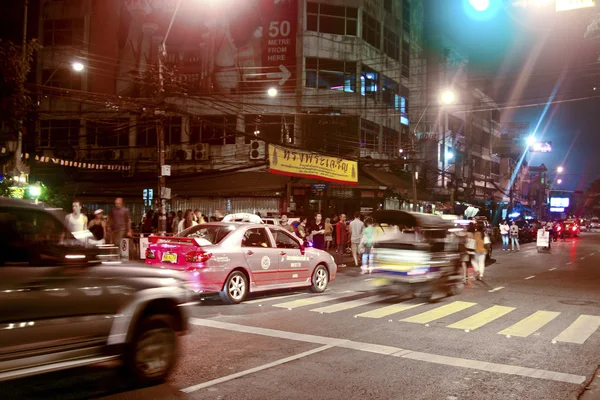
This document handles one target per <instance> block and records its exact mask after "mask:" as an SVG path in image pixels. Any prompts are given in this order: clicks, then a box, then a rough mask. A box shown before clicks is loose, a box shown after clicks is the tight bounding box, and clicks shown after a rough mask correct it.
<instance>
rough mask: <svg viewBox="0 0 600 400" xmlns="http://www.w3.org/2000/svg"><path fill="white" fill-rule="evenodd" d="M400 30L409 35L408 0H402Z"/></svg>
mask: <svg viewBox="0 0 600 400" xmlns="http://www.w3.org/2000/svg"><path fill="white" fill-rule="evenodd" d="M402 30H403V31H404V33H405V34H406V35H410V0H402Z"/></svg>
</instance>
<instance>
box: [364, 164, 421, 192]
mask: <svg viewBox="0 0 600 400" xmlns="http://www.w3.org/2000/svg"><path fill="white" fill-rule="evenodd" d="M363 171H364V172H365V173H366V174H367V175H369V176H370V177H371V178H373V179H375V180H376V181H377V182H379V183H380V184H381V185H382V186H387V188H388V189H390V190H392V191H394V192H396V193H404V191H405V190H407V191H411V190H412V186H411V183H410V182H406V181H405V180H403V179H402V178H400V177H399V176H398V175H396V174H394V173H392V172H386V171H379V170H377V169H373V168H365V169H364V170H363Z"/></svg>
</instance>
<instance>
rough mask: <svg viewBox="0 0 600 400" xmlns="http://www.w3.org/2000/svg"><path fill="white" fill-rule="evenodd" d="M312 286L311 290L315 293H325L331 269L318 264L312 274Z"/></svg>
mask: <svg viewBox="0 0 600 400" xmlns="http://www.w3.org/2000/svg"><path fill="white" fill-rule="evenodd" d="M311 281H312V286H311V287H310V291H311V292H313V293H323V292H324V291H325V289H327V284H328V283H329V271H328V270H327V268H326V267H325V266H324V265H317V268H315V271H314V272H313V276H312V280H311Z"/></svg>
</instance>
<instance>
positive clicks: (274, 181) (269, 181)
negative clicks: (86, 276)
mask: <svg viewBox="0 0 600 400" xmlns="http://www.w3.org/2000/svg"><path fill="white" fill-rule="evenodd" d="M288 181H289V177H287V176H281V175H275V174H270V173H268V172H235V173H226V174H219V175H213V176H203V175H188V176H181V177H177V176H175V177H170V178H167V187H168V188H171V197H175V196H179V197H219V196H277V194H276V193H278V192H284V191H285V186H286V183H287V182H288ZM157 186H158V180H157V179H152V180H139V179H130V178H126V179H123V180H118V181H112V182H98V181H96V182H90V181H85V182H71V183H68V184H65V185H63V187H62V188H61V192H62V193H64V194H67V195H70V196H76V197H86V198H107V199H111V198H114V197H125V198H137V197H139V198H140V199H141V198H142V191H143V190H144V189H148V188H151V189H154V190H155V193H156V190H157ZM155 198H156V195H155Z"/></svg>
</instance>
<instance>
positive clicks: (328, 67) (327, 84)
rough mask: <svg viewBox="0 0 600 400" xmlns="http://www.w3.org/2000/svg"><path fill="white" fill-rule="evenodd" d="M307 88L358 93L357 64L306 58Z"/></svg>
mask: <svg viewBox="0 0 600 400" xmlns="http://www.w3.org/2000/svg"><path fill="white" fill-rule="evenodd" d="M305 69H306V87H312V88H317V89H330V90H337V91H340V92H349V93H354V92H356V63H355V62H353V61H339V60H328V59H325V58H314V57H306V68H305Z"/></svg>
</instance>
